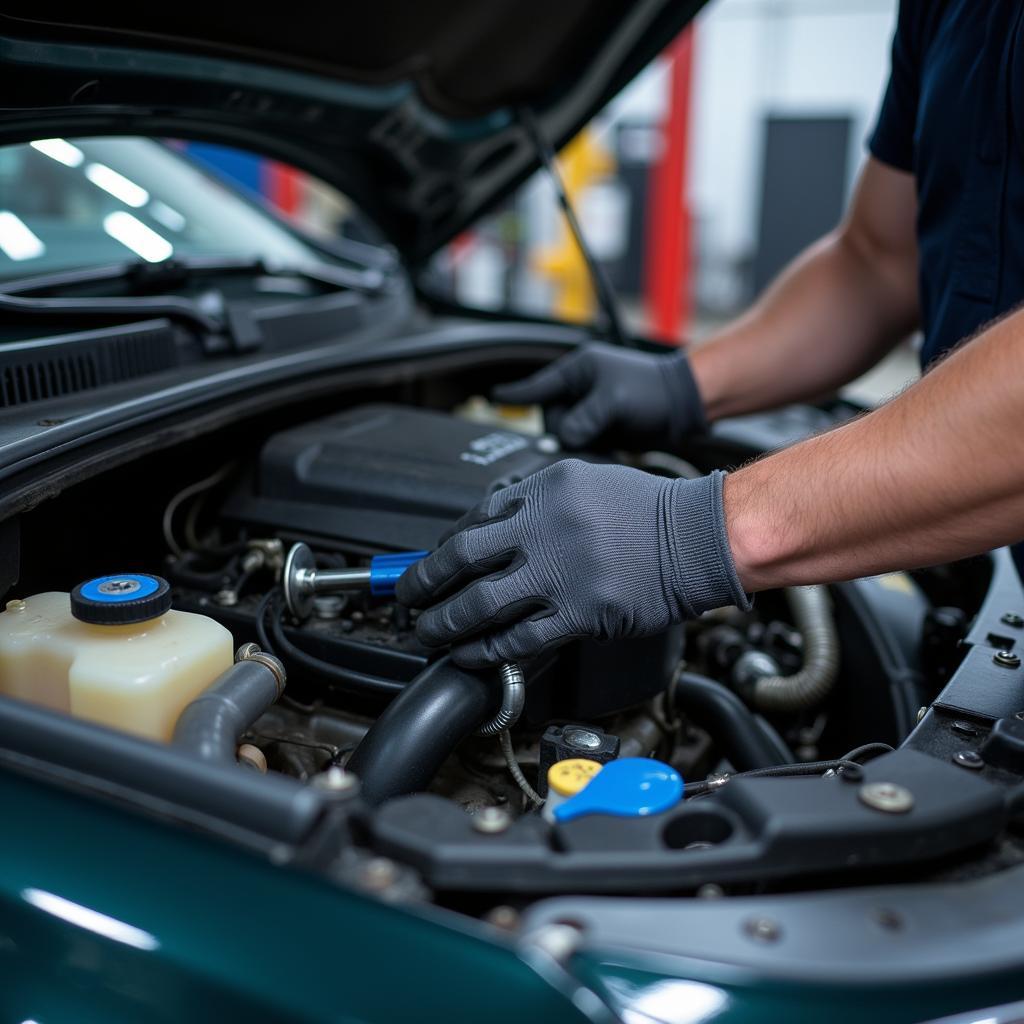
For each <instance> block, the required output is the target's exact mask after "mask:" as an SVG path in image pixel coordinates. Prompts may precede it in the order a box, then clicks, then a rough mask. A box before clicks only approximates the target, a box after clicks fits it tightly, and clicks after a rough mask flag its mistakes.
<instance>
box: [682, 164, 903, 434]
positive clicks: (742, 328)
mask: <svg viewBox="0 0 1024 1024" xmlns="http://www.w3.org/2000/svg"><path fill="white" fill-rule="evenodd" d="M916 212H917V198H916V192H915V185H914V177H913V175H911V174H907V173H904V172H903V171H897V170H894V169H893V168H891V167H888V166H886V165H885V164H883V163H880V162H879V161H877V160H875V159H874V158H873V157H872V158H869V159H868V161H867V163H866V165H865V167H864V170H863V172H862V173H861V176H860V181H859V182H858V185H857V189H856V192H855V194H854V198H853V202H852V204H851V206H850V210H849V211H848V213H847V216H846V218H845V220H844V221H843V223H842V224H840V226H839V227H838V228H837V229H836V230H835V231H834V232H833V233H832V234H830V235H828V236H827V237H826V238H824V239H822V240H821V241H820V242H818V243H817V244H816V245H814V246H812V247H811V248H810V249H809V250H808V251H807V252H805V253H804V254H803V255H802V256H801V257H800V258H798V259H797V260H796V262H795V263H793V264H792V265H791V266H790V267H789V268H788V269H787V270H786V271H785V272H784V273H783V274H782V276H781V277H780V278H779V280H778V281H777V282H776V283H775V284H774V285H773V286H772V287H771V288H769V289H768V291H767V292H766V293H765V295H764V296H763V297H762V298H761V299H760V301H758V302H757V303H756V305H754V306H753V308H752V309H751V310H750V311H749V312H748V313H747V314H745V315H744V316H743V317H741V318H740V319H739V320H737V321H736V322H735V323H733V324H731V325H730V326H728V327H726V328H725V329H724V330H723V331H721V332H720V333H719V334H718V335H716V336H715V337H714V338H712V339H710V340H709V341H708V342H707V343H706V344H704V345H701V346H699V347H698V348H697V349H696V350H695V351H694V353H693V355H692V356H691V360H690V361H691V365H692V368H693V372H694V375H695V377H696V379H697V385H698V388H699V390H700V393H701V396H702V398H703V400H704V406H705V412H706V415H707V418H708V419H709V420H716V419H719V418H721V417H723V416H736V415H742V414H744V413H750V412H757V411H760V410H763V409H770V408H775V407H777V406H779V405H784V404H786V403H789V402H798V401H809V400H812V399H815V398H819V397H820V396H822V395H825V394H828V393H830V392H832V391H834V390H835V389H836V388H838V387H839V386H840V385H842V384H845V383H847V382H848V381H851V380H853V379H854V378H856V377H858V376H859V375H860V374H862V373H863V372H865V371H866V370H867V369H869V368H870V367H871V366H873V365H874V364H875V363H876V362H877V361H878V360H879V359H880V358H881V357H882V356H883V355H884V354H885V353H886V352H888V351H889V350H890V349H891V348H892V347H893V346H894V345H895V344H896V343H898V342H899V341H901V340H902V339H903V338H905V337H907V335H909V334H910V333H911V332H912V331H913V330H914V329H915V328H916V326H917V323H918V317H919V308H918V280H917V241H916V230H915V217H916Z"/></svg>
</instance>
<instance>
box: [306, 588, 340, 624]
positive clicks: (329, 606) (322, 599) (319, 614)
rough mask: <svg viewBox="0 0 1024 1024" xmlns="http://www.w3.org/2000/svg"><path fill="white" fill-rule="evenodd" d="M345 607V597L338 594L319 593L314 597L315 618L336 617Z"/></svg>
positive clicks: (328, 618)
mask: <svg viewBox="0 0 1024 1024" xmlns="http://www.w3.org/2000/svg"><path fill="white" fill-rule="evenodd" d="M344 609H345V598H343V597H341V596H339V595H337V594H319V595H317V596H316V597H314V598H313V618H315V619H326V620H330V619H336V618H337V617H338V616H339V615H340V614H341V613H342V612H343V611H344Z"/></svg>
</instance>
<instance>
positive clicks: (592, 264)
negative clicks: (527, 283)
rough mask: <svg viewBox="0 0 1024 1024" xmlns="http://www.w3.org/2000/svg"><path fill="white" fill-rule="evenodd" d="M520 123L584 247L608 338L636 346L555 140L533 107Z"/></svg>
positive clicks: (521, 115)
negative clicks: (565, 178) (583, 220)
mask: <svg viewBox="0 0 1024 1024" xmlns="http://www.w3.org/2000/svg"><path fill="white" fill-rule="evenodd" d="M519 123H520V124H521V125H522V126H523V129H524V130H525V132H526V134H527V135H528V136H529V138H530V141H531V142H532V143H533V148H534V150H535V152H536V153H537V157H538V159H539V160H540V162H541V164H542V165H543V167H544V170H545V171H547V174H548V177H549V178H550V180H551V184H552V185H553V186H554V189H555V196H556V197H557V199H558V205H559V206H560V207H561V210H562V213H563V214H564V215H565V222H566V223H567V224H568V225H569V230H570V231H571V232H572V236H573V238H574V239H575V240H576V244H577V245H578V246H579V248H580V254H581V255H582V256H583V262H584V263H586V265H587V272H588V273H589V275H590V283H591V284H592V285H593V286H594V294H595V295H596V296H597V301H598V303H599V304H600V306H601V310H602V312H603V313H604V319H605V331H606V333H607V335H608V337H609V338H610V339H611V340H612V341H614V342H615V343H616V344H617V345H624V346H626V347H627V348H633V347H635V345H634V342H633V339H632V337H631V336H630V335H629V334H628V333H627V331H626V329H625V327H624V325H623V319H622V313H621V311H620V309H619V300H618V298H617V297H616V295H615V289H614V288H613V287H612V283H611V281H610V280H609V278H608V275H607V274H606V273H605V269H604V267H602V266H601V264H600V263H599V262H598V261H597V258H596V257H595V256H594V251H593V250H592V249H591V248H590V246H589V245H588V244H587V240H586V239H585V238H584V237H583V231H582V229H581V228H580V222H579V219H578V218H577V217H576V211H575V210H574V209H573V206H572V202H571V200H570V199H569V193H568V192H567V191H566V190H565V182H564V181H563V180H562V175H561V174H560V173H559V170H558V159H557V157H556V155H555V151H554V149H553V148H552V146H551V143H550V142H548V140H547V138H545V136H544V133H543V131H542V130H541V127H540V123H539V122H538V121H537V117H536V115H535V114H534V112H533V111H532V110H531V109H530V108H529V107H520V108H519Z"/></svg>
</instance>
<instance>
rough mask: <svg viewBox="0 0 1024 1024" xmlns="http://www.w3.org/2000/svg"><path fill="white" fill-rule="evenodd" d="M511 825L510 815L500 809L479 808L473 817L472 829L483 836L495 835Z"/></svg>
mask: <svg viewBox="0 0 1024 1024" xmlns="http://www.w3.org/2000/svg"><path fill="white" fill-rule="evenodd" d="M511 824H512V817H511V815H510V814H509V813H508V811H505V810H502V808H500V807H481V808H480V810H479V811H477V812H476V814H474V815H473V828H474V829H476V831H477V832H482V833H484V835H497V834H498V833H500V832H504V831H505V830H506V829H507V828H508V827H509V826H510V825H511Z"/></svg>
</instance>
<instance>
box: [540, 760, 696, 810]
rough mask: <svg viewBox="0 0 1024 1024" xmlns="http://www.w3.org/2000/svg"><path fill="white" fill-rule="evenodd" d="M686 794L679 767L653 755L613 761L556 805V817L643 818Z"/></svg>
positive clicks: (671, 804)
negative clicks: (608, 815) (573, 794)
mask: <svg viewBox="0 0 1024 1024" xmlns="http://www.w3.org/2000/svg"><path fill="white" fill-rule="evenodd" d="M682 798H683V780H682V777H681V776H680V775H679V772H677V771H676V770H675V768H672V767H670V766H669V765H667V764H663V763H662V762H661V761H655V760H653V759H652V758H649V757H624V758H621V759H620V760H618V761H609V762H608V763H607V764H606V765H605V766H604V768H602V769H601V771H600V772H599V773H598V774H597V775H595V776H594V778H593V781H592V782H590V783H588V785H587V786H586V788H585V789H583V790H582V791H581V792H579V793H577V794H576V795H575V796H574V797H570V798H569V799H568V800H566V801H565V803H562V804H559V805H558V807H556V808H555V811H554V816H555V821H559V822H565V821H572V820H573V818H581V817H583V815H584V814H611V815H614V816H615V817H618V818H640V817H644V816H645V815H648V814H660V813H661V812H662V811H667V810H668V809H669V808H670V807H673V806H674V805H675V804H677V803H679V801H680V800H682Z"/></svg>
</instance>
